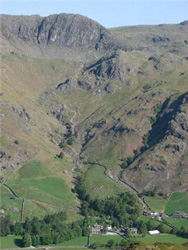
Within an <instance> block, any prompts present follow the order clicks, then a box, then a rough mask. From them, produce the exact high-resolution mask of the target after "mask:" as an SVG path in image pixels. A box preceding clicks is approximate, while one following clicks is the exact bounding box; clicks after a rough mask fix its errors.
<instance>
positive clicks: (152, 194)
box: [140, 190, 167, 199]
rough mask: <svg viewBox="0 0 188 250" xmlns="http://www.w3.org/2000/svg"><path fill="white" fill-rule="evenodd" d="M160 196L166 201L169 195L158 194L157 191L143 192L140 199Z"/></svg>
mask: <svg viewBox="0 0 188 250" xmlns="http://www.w3.org/2000/svg"><path fill="white" fill-rule="evenodd" d="M157 195H158V196H160V197H162V198H164V199H166V198H167V194H165V193H163V192H161V191H160V192H156V191H155V190H148V191H146V190H143V192H142V193H141V194H140V197H143V196H149V197H155V196H157Z"/></svg>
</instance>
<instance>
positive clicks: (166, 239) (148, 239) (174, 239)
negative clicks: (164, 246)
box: [135, 234, 188, 244]
mask: <svg viewBox="0 0 188 250" xmlns="http://www.w3.org/2000/svg"><path fill="white" fill-rule="evenodd" d="M135 239H136V240H137V241H141V242H145V243H151V244H153V243H157V242H161V243H172V244H184V243H186V242H188V239H185V238H181V237H178V236H176V235H172V234H159V235H155V236H150V235H147V236H145V237H136V238H135Z"/></svg>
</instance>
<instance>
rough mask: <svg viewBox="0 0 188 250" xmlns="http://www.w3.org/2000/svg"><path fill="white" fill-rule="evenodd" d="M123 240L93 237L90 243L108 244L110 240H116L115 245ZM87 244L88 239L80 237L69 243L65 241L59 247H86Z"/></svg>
mask: <svg viewBox="0 0 188 250" xmlns="http://www.w3.org/2000/svg"><path fill="white" fill-rule="evenodd" d="M122 239H123V238H122V237H120V236H105V235H92V236H91V237H90V243H91V244H92V243H94V242H99V243H101V244H106V243H107V242H108V240H114V242H115V243H120V242H121V240H122ZM86 244H87V237H78V238H75V239H72V240H69V241H65V242H63V243H61V244H58V246H85V245H86Z"/></svg>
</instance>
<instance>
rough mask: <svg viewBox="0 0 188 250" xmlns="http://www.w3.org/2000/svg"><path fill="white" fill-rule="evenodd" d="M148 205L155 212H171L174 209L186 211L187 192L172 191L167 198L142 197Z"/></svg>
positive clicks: (187, 209) (187, 208) (187, 206)
mask: <svg viewBox="0 0 188 250" xmlns="http://www.w3.org/2000/svg"><path fill="white" fill-rule="evenodd" d="M144 200H145V201H146V203H147V204H148V205H149V207H150V208H151V209H152V210H154V211H156V212H165V213H166V214H173V213H174V212H175V211H184V212H186V213H188V192H182V193H180V192H178V193H173V194H172V195H171V196H170V198H169V199H168V200H164V199H159V198H156V197H144Z"/></svg>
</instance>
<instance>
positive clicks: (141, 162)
mask: <svg viewBox="0 0 188 250" xmlns="http://www.w3.org/2000/svg"><path fill="white" fill-rule="evenodd" d="M187 107H188V93H185V94H183V95H181V96H171V97H169V98H168V99H167V100H166V101H165V102H164V104H163V108H162V110H161V112H160V113H159V115H158V118H157V121H156V122H155V124H154V125H153V126H152V129H151V130H150V132H149V142H148V144H149V145H148V147H149V149H148V150H146V151H145V153H143V154H141V155H140V157H138V159H136V160H135V162H133V163H132V164H131V165H130V166H129V168H128V169H126V170H125V172H124V178H125V179H126V178H127V180H130V181H131V182H132V183H134V185H135V187H136V188H138V189H142V188H143V187H144V188H145V189H148V190H149V189H151V188H152V187H154V186H155V187H157V188H158V189H161V187H162V188H164V187H165V189H166V190H168V191H172V190H174V188H175V186H176V190H177V189H179V190H186V189H187V182H186V180H187V176H188V168H187V167H188V165H187V162H188V161H187V146H188V133H187V131H186V126H187V122H188V114H187ZM182 165H183V166H184V167H183V168H182V167H181V166H182ZM136 178H140V182H139V183H138V182H137V183H136V182H135V180H136ZM162 178H163V180H164V181H162V182H161V179H162ZM172 180H173V183H176V185H174V186H173V185H172V186H171V185H169V182H170V181H172ZM161 185H162V186H161ZM177 186H178V187H177Z"/></svg>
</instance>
